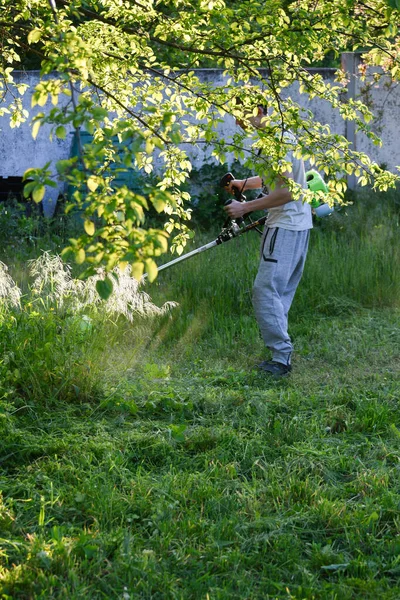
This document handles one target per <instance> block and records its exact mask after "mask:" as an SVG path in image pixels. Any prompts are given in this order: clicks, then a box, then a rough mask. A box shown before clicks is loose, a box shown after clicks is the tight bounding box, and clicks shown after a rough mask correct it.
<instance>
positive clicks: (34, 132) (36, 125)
mask: <svg viewBox="0 0 400 600" xmlns="http://www.w3.org/2000/svg"><path fill="white" fill-rule="evenodd" d="M41 126H42V123H41V121H40V120H39V119H38V120H37V121H35V122H34V124H33V126H32V137H33V139H34V140H36V138H37V134H38V133H39V129H40V127H41Z"/></svg>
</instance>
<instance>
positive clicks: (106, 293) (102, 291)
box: [96, 277, 113, 300]
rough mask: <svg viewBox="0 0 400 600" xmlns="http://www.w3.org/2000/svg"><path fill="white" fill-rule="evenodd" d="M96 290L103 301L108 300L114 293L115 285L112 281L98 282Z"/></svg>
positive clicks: (103, 280)
mask: <svg viewBox="0 0 400 600" xmlns="http://www.w3.org/2000/svg"><path fill="white" fill-rule="evenodd" d="M96 290H97V293H98V294H99V296H100V298H102V300H108V298H109V297H110V296H111V294H112V291H113V283H112V281H111V279H109V278H108V277H107V279H100V280H99V281H97V282H96Z"/></svg>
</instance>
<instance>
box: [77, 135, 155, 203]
mask: <svg viewBox="0 0 400 600" xmlns="http://www.w3.org/2000/svg"><path fill="white" fill-rule="evenodd" d="M79 137H80V144H81V146H82V148H83V149H84V147H85V145H87V144H91V143H92V142H93V135H92V134H91V133H89V132H88V131H80V132H79ZM112 141H113V143H114V146H115V147H116V148H117V149H118V153H119V154H120V155H122V154H123V150H124V147H126V146H127V145H128V144H129V142H120V141H119V140H118V138H117V136H115V137H114V138H113V140H112ZM75 156H79V143H78V134H77V132H76V131H74V132H73V134H72V142H71V150H70V158H73V157H75ZM78 168H80V169H82V166H81V165H80V167H78ZM105 174H106V176H112V177H113V181H112V187H113V188H114V189H118V188H119V187H121V186H123V185H126V186H127V187H128V188H129V189H130V190H132V191H133V192H136V193H138V194H140V193H142V189H143V176H142V174H141V173H140V171H139V170H138V169H135V168H132V167H126V166H124V165H123V164H115V163H112V164H111V165H110V166H109V167H108V168H107V170H106V171H105ZM75 190H76V187H74V186H71V185H70V186H68V188H67V197H68V199H70V200H71V199H72V196H73V193H74V192H75Z"/></svg>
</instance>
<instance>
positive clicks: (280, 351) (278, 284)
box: [253, 227, 310, 364]
mask: <svg viewBox="0 0 400 600" xmlns="http://www.w3.org/2000/svg"><path fill="white" fill-rule="evenodd" d="M309 237H310V230H309V229H306V230H304V231H291V230H289V229H282V228H278V227H271V228H266V229H265V231H264V234H263V237H262V241H261V256H260V265H259V268H258V273H257V277H256V279H255V281H254V287H253V306H254V311H255V314H256V319H257V322H258V326H259V328H260V331H261V335H262V338H263V340H264V343H265V345H266V346H267V348H269V349H270V350H271V351H272V360H274V361H277V362H280V363H283V364H290V358H291V354H292V352H293V345H292V342H291V340H290V337H289V334H288V313H289V309H290V306H291V304H292V300H293V297H294V294H295V292H296V288H297V286H298V284H299V281H300V279H301V276H302V274H303V269H304V263H305V260H306V256H307V250H308V240H309Z"/></svg>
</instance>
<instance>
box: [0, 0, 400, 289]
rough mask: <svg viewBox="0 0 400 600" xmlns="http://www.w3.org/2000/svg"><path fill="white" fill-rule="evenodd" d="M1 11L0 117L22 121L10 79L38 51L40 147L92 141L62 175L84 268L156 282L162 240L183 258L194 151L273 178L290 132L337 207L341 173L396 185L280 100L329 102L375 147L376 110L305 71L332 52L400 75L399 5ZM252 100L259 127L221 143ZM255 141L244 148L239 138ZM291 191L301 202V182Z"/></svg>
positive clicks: (221, 1)
mask: <svg viewBox="0 0 400 600" xmlns="http://www.w3.org/2000/svg"><path fill="white" fill-rule="evenodd" d="M0 7H1V20H0V27H1V31H2V67H1V68H2V75H3V79H2V83H1V84H0V85H1V87H2V94H3V103H2V104H1V105H0V110H1V114H5V113H6V112H7V111H10V119H11V121H12V123H13V125H18V124H19V123H20V122H21V121H23V120H24V119H27V118H28V115H27V113H26V111H24V110H23V107H22V103H21V99H20V97H19V94H21V93H23V91H24V89H23V86H19V88H15V87H13V85H12V84H13V69H15V68H18V65H19V62H20V60H21V57H23V56H26V55H27V54H29V55H30V56H32V54H35V55H36V56H37V57H38V60H40V65H41V80H40V83H39V84H38V85H37V86H36V89H35V91H34V94H33V102H32V104H33V106H35V105H37V106H39V107H43V110H40V112H39V113H38V114H37V115H36V116H35V118H34V120H33V123H32V127H33V135H34V136H36V135H38V132H39V130H40V127H41V126H42V125H43V124H44V123H48V124H50V125H51V127H52V131H53V135H55V136H56V137H58V138H65V137H66V135H67V132H68V131H70V130H71V128H75V129H76V130H77V131H79V130H86V131H88V132H89V133H91V134H92V135H93V143H91V144H89V145H85V146H84V147H83V145H82V144H80V148H79V152H78V154H79V156H78V157H76V158H71V159H69V160H64V161H60V162H59V163H58V164H57V165H56V168H57V171H58V176H59V177H60V178H61V179H63V180H64V181H66V182H68V183H69V184H70V185H71V186H73V187H74V189H75V192H74V195H73V203H74V204H75V205H77V206H80V207H82V208H83V209H84V211H85V225H84V231H83V233H82V236H81V237H80V238H79V239H75V240H72V241H71V245H70V247H69V248H68V249H67V253H73V255H74V256H75V258H76V260H77V261H78V262H82V263H83V262H85V261H86V262H88V263H91V264H92V265H93V267H95V266H97V265H99V264H104V265H105V266H106V267H107V268H108V269H109V270H111V269H112V268H113V267H114V266H115V265H116V264H117V263H119V264H122V265H123V264H124V263H125V264H131V265H132V269H133V272H134V273H135V274H136V275H137V276H138V277H139V276H140V275H141V274H142V273H143V270H145V271H147V273H148V275H149V277H150V278H154V276H155V275H156V267H155V262H154V258H156V257H157V256H159V255H160V254H162V253H163V252H165V251H166V249H167V247H168V239H169V238H170V240H171V241H172V247H175V248H176V249H178V251H181V250H182V248H183V245H184V243H185V238H186V236H187V227H186V224H185V223H186V219H187V218H188V217H189V216H190V215H189V214H188V212H187V210H186V209H185V200H187V199H188V195H187V194H184V193H182V192H181V191H180V186H181V184H182V183H183V182H184V181H185V180H186V179H187V178H188V176H189V173H190V170H191V162H190V160H189V158H188V155H187V148H188V147H189V146H191V145H196V144H197V145H201V146H202V147H205V146H207V147H211V148H212V153H213V156H214V158H215V160H216V161H220V162H225V160H226V158H227V156H228V154H229V156H233V157H234V158H236V159H240V160H241V161H242V162H243V163H244V164H245V165H246V166H251V167H252V169H256V170H257V172H258V173H259V174H261V175H263V176H264V177H265V178H272V176H273V175H274V174H276V173H282V172H284V171H285V169H286V168H287V165H286V164H285V155H286V152H287V148H286V144H287V139H286V138H284V137H283V131H284V130H285V129H290V130H291V131H293V132H294V133H295V135H296V137H297V140H298V150H297V152H298V154H299V155H301V156H302V157H303V158H304V159H308V160H310V162H311V164H313V165H314V166H315V167H316V168H318V169H321V170H323V171H324V172H325V173H326V174H327V175H328V176H329V179H330V186H331V191H332V197H333V198H334V199H335V200H337V201H341V198H342V196H343V193H344V191H345V189H346V177H347V175H348V174H355V175H356V177H357V178H358V181H359V183H360V184H361V185H366V184H372V185H373V186H375V187H376V188H377V189H386V188H387V187H388V186H393V185H394V184H395V181H396V178H397V177H396V176H395V175H394V174H391V173H389V172H387V171H385V170H383V169H381V168H380V167H379V166H378V165H377V164H374V162H373V161H372V160H371V159H370V158H369V157H368V156H367V155H366V154H363V153H360V152H357V151H355V150H354V148H352V147H351V145H350V144H349V142H348V141H347V140H346V139H345V138H344V137H343V136H340V135H338V134H336V133H333V132H331V131H330V129H329V127H328V126H327V125H325V124H321V123H318V122H316V121H315V119H314V117H313V114H312V113H311V111H309V110H304V109H302V108H301V107H300V106H299V105H298V104H296V103H295V102H294V101H293V100H292V99H291V97H290V96H288V94H287V93H286V91H287V88H288V87H289V86H290V85H291V84H293V83H294V82H299V84H300V91H301V92H302V93H303V94H304V95H305V96H306V97H308V98H309V99H312V98H315V97H318V98H323V99H325V100H326V101H328V102H329V103H330V104H331V106H332V109H334V110H337V111H339V113H340V114H341V116H342V117H343V119H345V120H349V121H355V123H356V126H357V128H358V130H361V131H363V132H364V133H365V135H367V136H368V137H370V138H371V139H372V140H373V141H374V143H376V144H379V143H380V141H379V139H378V138H377V137H376V136H375V134H374V133H373V132H372V130H371V128H370V121H371V118H372V115H371V112H370V110H369V108H368V107H367V106H365V105H364V104H362V103H361V102H359V101H355V100H349V101H344V97H345V95H344V94H345V91H346V83H347V76H346V74H345V73H343V72H341V71H340V69H339V70H338V72H337V77H336V82H335V84H334V85H332V84H329V83H327V82H325V81H324V80H323V78H322V77H321V75H319V74H315V73H311V72H310V71H309V70H307V68H308V67H310V66H312V65H314V64H316V63H317V62H319V61H322V60H323V59H324V57H325V56H326V55H327V54H328V53H330V55H334V56H336V57H338V56H339V55H340V53H341V52H342V51H357V50H362V51H363V52H364V55H365V64H369V65H371V66H375V65H380V67H381V68H383V70H384V71H385V72H386V73H387V74H388V75H389V76H390V77H394V78H396V77H397V76H398V66H399V62H398V50H399V38H398V37H397V34H398V26H399V22H400V12H399V6H398V2H397V1H396V0H366V1H365V2H364V1H360V0H334V1H332V0H293V1H292V2H291V1H288V0H269V1H268V2H265V1H264V0H130V1H129V2H125V1H123V0H48V2H46V1H44V0H12V1H11V0H0ZM210 65H212V66H215V67H218V68H221V69H223V70H224V72H225V75H226V84H225V85H224V86H223V87H221V86H219V87H215V86H213V85H212V84H211V83H210V82H208V81H201V80H200V79H199V78H198V76H197V75H196V68H198V67H203V66H210ZM361 75H362V74H361ZM7 90H8V91H9V92H10V93H12V94H13V97H12V100H11V102H10V101H9V95H7V96H6V95H5V92H6V91H7ZM65 97H67V98H68V100H67V101H63V102H61V101H60V100H61V99H62V98H64V99H65ZM5 99H8V102H5ZM257 104H263V105H268V106H269V112H268V116H266V125H267V126H266V128H265V129H264V130H262V131H250V132H249V131H247V132H246V133H244V132H242V131H238V132H237V133H235V134H234V135H233V137H232V138H231V139H225V138H223V137H222V136H221V134H220V133H218V132H217V129H216V126H217V125H218V124H219V123H221V122H222V121H223V119H224V117H225V116H226V115H227V114H229V115H233V116H234V117H237V118H242V119H243V117H245V115H248V114H249V113H251V112H252V111H253V109H254V107H255V106H256V105H257ZM249 133H251V135H252V136H253V144H252V145H249V144H248V143H246V142H245V137H248V135H249ZM78 139H79V138H78ZM116 140H117V141H118V143H116ZM110 165H113V166H114V170H111V171H110V169H109V166H110ZM132 167H134V168H137V169H140V170H142V171H143V172H144V173H146V174H148V176H149V177H148V180H147V183H146V185H145V186H144V187H143V190H142V191H141V193H140V194H139V193H137V192H135V191H133V190H132V189H130V188H129V186H127V185H122V186H119V187H116V186H115V185H114V186H113V184H112V173H115V169H122V170H123V169H129V168H132ZM51 170H52V169H51V166H50V165H46V166H45V168H44V169H35V170H32V171H30V172H29V173H28V175H29V179H30V183H29V185H30V189H29V191H30V192H32V193H33V196H34V198H35V200H38V201H40V200H41V199H42V197H43V194H44V189H45V188H44V185H47V184H49V182H50V180H51ZM293 193H294V194H299V190H297V189H296V186H294V187H293ZM150 204H151V205H153V206H154V207H155V209H156V210H157V211H158V212H160V213H164V214H165V221H166V222H165V228H164V229H163V230H155V229H151V228H147V227H146V219H145V217H146V212H147V210H148V208H149V205H150Z"/></svg>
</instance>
